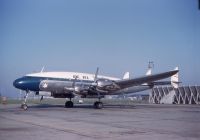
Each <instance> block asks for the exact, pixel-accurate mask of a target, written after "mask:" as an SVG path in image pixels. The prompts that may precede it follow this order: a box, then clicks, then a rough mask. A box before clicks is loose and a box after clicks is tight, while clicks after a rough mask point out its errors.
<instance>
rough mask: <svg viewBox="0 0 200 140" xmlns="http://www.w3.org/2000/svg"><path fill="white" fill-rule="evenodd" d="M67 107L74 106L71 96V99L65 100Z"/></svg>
mask: <svg viewBox="0 0 200 140" xmlns="http://www.w3.org/2000/svg"><path fill="white" fill-rule="evenodd" d="M65 107H66V108H73V107H74V103H73V102H72V101H71V98H70V101H66V102H65Z"/></svg>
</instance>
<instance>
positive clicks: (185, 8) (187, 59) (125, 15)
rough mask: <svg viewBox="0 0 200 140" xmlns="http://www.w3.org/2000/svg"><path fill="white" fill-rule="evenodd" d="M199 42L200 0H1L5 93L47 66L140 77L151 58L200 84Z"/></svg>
mask: <svg viewBox="0 0 200 140" xmlns="http://www.w3.org/2000/svg"><path fill="white" fill-rule="evenodd" d="M199 45H200V10H198V0H123V1H122V0H119V1H118V0H99V1H95V0H70V1H68V0H0V92H1V93H2V94H3V95H6V96H17V93H19V91H18V90H16V89H15V88H14V87H13V86H12V82H13V80H15V79H16V78H18V77H20V76H23V75H25V74H27V73H32V72H33V71H40V70H41V68H42V66H45V68H46V70H47V71H78V72H89V73H94V72H95V70H96V67H97V66H99V67H100V73H101V74H104V75H109V76H116V77H122V75H123V74H124V72H125V71H130V73H131V75H132V76H133V77H134V76H140V75H143V74H144V73H145V72H146V70H147V64H148V61H149V60H151V61H154V63H155V68H154V73H157V72H163V71H167V70H171V69H173V68H174V67H175V66H179V68H180V77H181V81H182V82H183V84H184V85H188V84H190V85H193V84H196V85H199V84H200V74H199V73H200V62H199V61H200V46H199Z"/></svg>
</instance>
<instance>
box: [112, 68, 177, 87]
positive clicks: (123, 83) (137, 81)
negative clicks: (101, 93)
mask: <svg viewBox="0 0 200 140" xmlns="http://www.w3.org/2000/svg"><path fill="white" fill-rule="evenodd" d="M176 73H178V70H173V71H168V72H164V73H159V74H154V75H147V76H143V77H138V78H134V79H124V80H119V81H115V84H116V85H118V86H119V87H120V88H121V89H124V88H128V87H131V86H137V85H141V84H144V83H151V82H154V81H157V80H161V79H165V78H168V77H170V76H172V75H174V74H176Z"/></svg>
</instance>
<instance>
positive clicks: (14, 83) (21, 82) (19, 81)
mask: <svg viewBox="0 0 200 140" xmlns="http://www.w3.org/2000/svg"><path fill="white" fill-rule="evenodd" d="M22 84H23V81H22V80H21V78H19V79H16V80H15V81H14V82H13V86H14V87H16V88H19V89H20V88H21V86H22Z"/></svg>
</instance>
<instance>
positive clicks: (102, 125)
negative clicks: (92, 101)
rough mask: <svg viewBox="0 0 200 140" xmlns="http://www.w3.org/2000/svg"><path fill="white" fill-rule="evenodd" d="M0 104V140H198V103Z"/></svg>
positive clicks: (199, 118)
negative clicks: (101, 104) (94, 106)
mask: <svg viewBox="0 0 200 140" xmlns="http://www.w3.org/2000/svg"><path fill="white" fill-rule="evenodd" d="M19 106H20V105H19V104H7V105H0V139H1V140H11V139H15V140H55V139H56V140H64V139H65V140H66V139H67V140H80V139H81V140H92V139H101V140H102V139H103V140H107V139H108V140H112V139H114V140H130V139H132V140H134V139H137V140H144V139H145V140H146V139H148V140H160V139H162V140H171V139H176V140H199V139H200V106H199V105H155V104H154V105H151V104H136V105H126V106H122V105H109V106H105V107H104V108H103V109H94V108H93V107H92V105H75V107H74V108H64V107H63V106H62V105H46V104H43V105H35V104H32V105H29V106H30V107H29V109H28V110H27V111H24V110H22V109H21V108H20V107H19Z"/></svg>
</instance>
